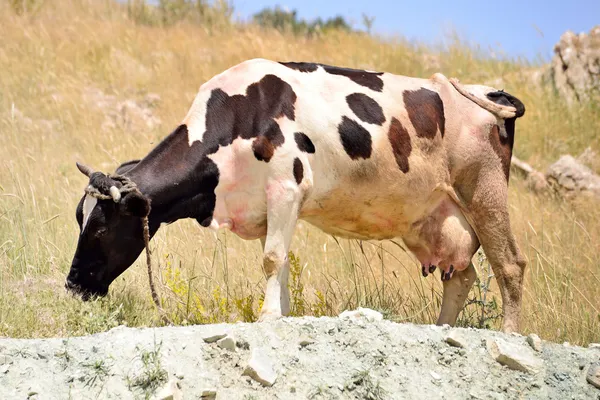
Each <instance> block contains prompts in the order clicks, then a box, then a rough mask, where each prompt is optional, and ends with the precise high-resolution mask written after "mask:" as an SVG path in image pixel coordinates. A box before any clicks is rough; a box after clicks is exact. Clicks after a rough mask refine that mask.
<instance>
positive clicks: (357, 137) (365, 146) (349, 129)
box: [338, 117, 371, 160]
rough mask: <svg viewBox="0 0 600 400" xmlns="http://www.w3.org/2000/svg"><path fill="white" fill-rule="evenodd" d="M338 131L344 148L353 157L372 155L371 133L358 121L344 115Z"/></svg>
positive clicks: (365, 157) (355, 158) (354, 158)
mask: <svg viewBox="0 0 600 400" xmlns="http://www.w3.org/2000/svg"><path fill="white" fill-rule="evenodd" d="M338 131H339V132H340V138H341V139H342V145H343V146H344V150H346V153H348V155H349V156H350V158H351V159H353V160H357V159H359V158H364V159H367V158H369V157H371V134H370V133H369V131H367V130H366V129H365V128H363V127H362V126H361V125H360V124H359V123H358V122H356V121H354V120H352V119H350V118H348V117H343V118H342V122H341V123H340V124H339V125H338Z"/></svg>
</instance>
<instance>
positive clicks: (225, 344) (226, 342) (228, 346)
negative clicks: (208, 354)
mask: <svg viewBox="0 0 600 400" xmlns="http://www.w3.org/2000/svg"><path fill="white" fill-rule="evenodd" d="M217 346H219V347H220V348H222V349H225V350H229V351H235V339H234V338H233V337H232V336H230V335H227V336H225V337H224V338H222V339H219V340H217Z"/></svg>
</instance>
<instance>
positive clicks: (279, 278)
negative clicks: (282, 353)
mask: <svg viewBox="0 0 600 400" xmlns="http://www.w3.org/2000/svg"><path fill="white" fill-rule="evenodd" d="M300 198H301V196H300V190H299V188H298V186H297V185H296V184H295V183H294V182H289V181H283V182H277V181H274V180H273V181H270V182H269V183H268V185H267V236H266V238H264V239H262V242H263V269H264V272H265V275H266V277H267V288H266V292H265V300H264V303H263V307H262V310H261V312H260V317H259V321H265V320H269V319H276V318H279V317H281V316H282V315H287V314H288V313H289V310H290V306H289V298H290V296H289V289H288V275H289V263H288V257H287V254H288V251H289V248H290V243H291V241H292V236H293V234H294V228H295V227H296V221H297V219H298V209H299V203H300Z"/></svg>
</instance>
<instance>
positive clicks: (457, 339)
mask: <svg viewBox="0 0 600 400" xmlns="http://www.w3.org/2000/svg"><path fill="white" fill-rule="evenodd" d="M444 340H445V341H446V343H448V344H449V345H450V346H454V347H460V348H465V347H467V344H468V343H469V342H468V341H467V339H466V338H465V337H464V336H463V335H462V334H461V333H460V331H458V330H457V329H453V330H451V331H450V332H449V333H448V335H446V338H445V339H444Z"/></svg>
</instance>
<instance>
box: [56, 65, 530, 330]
mask: <svg viewBox="0 0 600 400" xmlns="http://www.w3.org/2000/svg"><path fill="white" fill-rule="evenodd" d="M524 111H525V108H524V106H523V104H522V103H521V102H520V101H519V100H518V99H516V98H515V97H513V96H511V95H510V94H508V93H506V92H503V91H498V90H496V89H493V88H490V87H485V86H479V85H464V86H463V85H460V84H459V83H458V82H457V81H453V80H448V79H447V78H446V77H444V76H443V75H441V74H435V75H433V76H432V77H431V78H430V79H417V78H409V77H405V76H398V75H393V74H389V73H380V72H370V71H361V70H354V69H345V68H337V67H331V66H327V65H321V64H312V63H293V62H289V63H277V62H273V61H267V60H262V59H256V60H250V61H246V62H243V63H241V64H239V65H236V66H234V67H232V68H231V69H229V70H227V71H225V72H223V73H221V74H219V75H217V76H215V77H214V78H212V79H211V80H209V81H208V82H206V83H205V84H204V85H202V87H201V88H200V91H199V93H198V95H197V96H196V98H195V100H194V102H193V104H192V107H191V109H190V110H189V112H188V114H187V116H186V117H185V118H184V119H183V121H182V123H181V125H180V126H179V127H178V128H177V129H175V131H174V132H173V133H171V134H170V135H169V136H168V137H167V138H165V139H164V140H163V141H162V142H161V143H160V144H159V145H158V146H157V147H156V148H155V149H154V150H152V151H151V152H150V154H148V155H147V156H146V157H144V158H143V159H142V160H141V161H139V162H137V161H133V162H129V163H127V164H124V165H122V166H121V167H120V168H119V170H118V172H119V173H123V174H125V175H126V176H127V177H129V178H130V179H131V180H132V181H133V182H135V183H136V184H137V186H138V188H139V190H140V191H141V193H142V194H140V193H139V192H130V193H120V188H121V182H119V181H116V180H113V179H112V178H110V177H109V176H108V175H104V174H102V173H99V172H96V173H91V171H90V170H88V169H86V168H81V170H82V172H84V173H86V175H88V176H90V182H89V185H91V186H92V187H93V188H94V189H96V190H97V191H98V192H99V193H103V194H105V195H113V198H114V201H112V200H99V199H98V198H96V197H93V196H90V195H85V196H84V197H83V198H82V199H81V202H80V203H79V206H78V207H77V220H78V222H79V225H80V227H81V234H80V237H79V243H78V245H77V250H76V252H75V256H74V258H73V263H72V266H71V271H70V272H69V276H68V277H67V283H66V285H67V287H68V288H69V289H71V290H73V291H76V292H79V293H82V294H84V295H85V297H87V296H89V295H104V294H106V293H107V291H108V287H109V285H110V283H111V282H112V281H113V280H114V279H115V278H116V277H118V276H119V275H120V274H121V273H123V271H125V270H126V269H127V268H128V267H129V266H130V265H131V264H132V263H133V262H134V260H135V259H136V258H137V257H138V255H139V254H140V252H141V251H142V249H143V247H144V241H143V238H142V223H141V221H142V218H143V217H144V216H146V215H147V214H148V213H149V225H150V233H151V234H152V235H153V234H154V233H155V232H156V231H157V230H158V228H159V226H160V224H161V223H170V222H173V221H176V220H178V219H181V218H195V219H196V220H197V221H198V222H199V223H200V225H202V226H204V227H211V228H215V229H218V228H228V229H230V230H231V231H233V232H235V233H236V234H237V235H239V236H240V237H242V238H244V239H260V240H261V241H262V245H263V248H264V265H263V268H264V272H265V273H266V276H267V287H266V295H265V301H264V305H263V309H262V311H261V319H262V320H264V319H268V318H277V317H280V316H281V315H285V314H287V313H288V311H289V294H288V288H287V279H288V262H287V256H286V255H287V253H288V249H289V247H290V242H291V240H292V236H293V232H294V227H295V225H296V221H297V220H298V219H303V220H305V221H308V222H309V223H311V224H313V225H315V226H317V227H319V228H320V229H322V230H323V231H325V232H328V233H330V234H332V235H336V236H341V237H347V238H358V239H376V240H381V239H390V238H395V237H401V238H402V239H403V240H404V242H405V243H406V245H407V246H408V248H409V249H410V250H411V251H412V252H413V253H414V254H415V256H416V257H417V258H418V259H419V261H420V262H421V264H422V272H423V275H424V276H427V274H428V273H431V272H433V271H434V270H435V268H436V267H437V268H439V269H440V270H441V273H442V280H443V281H444V284H443V285H444V294H443V304H442V310H441V314H440V316H439V319H438V323H439V324H443V323H448V324H451V325H452V324H454V323H455V322H456V318H457V316H458V314H459V312H460V310H461V309H462V307H463V304H464V301H465V299H466V297H467V293H468V291H469V289H470V287H471V285H472V283H473V281H474V279H475V269H474V267H473V265H472V264H471V258H472V256H473V254H474V253H475V252H476V251H477V249H478V248H479V245H480V244H481V245H482V246H483V249H484V250H485V252H486V254H487V257H488V259H489V261H490V263H491V265H492V267H493V270H494V273H495V275H496V278H497V280H498V284H499V286H500V289H501V292H502V299H503V307H504V325H503V329H504V330H506V331H513V330H517V329H518V321H519V312H520V304H521V292H522V282H523V271H524V268H525V261H524V259H523V257H522V256H521V254H520V252H519V249H518V247H517V244H516V242H515V238H514V236H513V234H512V232H511V228H510V223H509V213H508V206H507V185H508V175H509V168H510V158H511V153H512V146H513V141H514V135H515V120H516V118H518V117H520V116H522V115H523V113H524ZM121 194H122V195H121ZM453 275H454V276H453Z"/></svg>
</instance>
